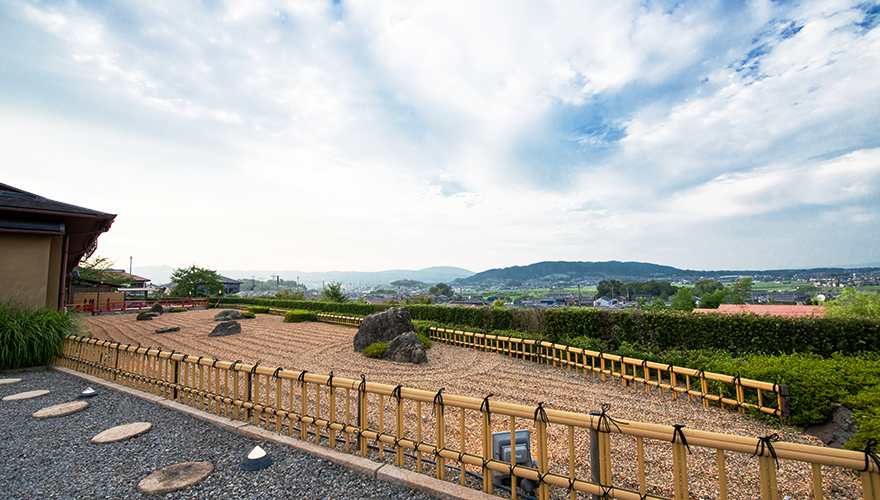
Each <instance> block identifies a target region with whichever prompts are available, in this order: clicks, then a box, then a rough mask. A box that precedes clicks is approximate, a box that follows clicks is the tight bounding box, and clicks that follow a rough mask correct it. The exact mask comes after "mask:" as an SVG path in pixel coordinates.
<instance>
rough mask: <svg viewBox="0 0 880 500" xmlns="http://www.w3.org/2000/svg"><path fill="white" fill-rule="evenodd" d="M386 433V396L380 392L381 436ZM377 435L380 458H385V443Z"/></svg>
mask: <svg viewBox="0 0 880 500" xmlns="http://www.w3.org/2000/svg"><path fill="white" fill-rule="evenodd" d="M384 433H385V396H384V395H382V394H379V436H381V435H382V434H384ZM379 436H376V444H378V445H379V460H382V459H383V458H385V445H383V444H382V440H381V439H380V438H379Z"/></svg>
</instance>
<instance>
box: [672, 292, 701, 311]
mask: <svg viewBox="0 0 880 500" xmlns="http://www.w3.org/2000/svg"><path fill="white" fill-rule="evenodd" d="M671 305H672V308H673V309H675V310H676V311H688V312H690V311H693V310H694V308H695V307H697V301H695V300H694V297H693V295H692V294H691V289H690V288H687V287H681V288H679V289H678V291H677V292H675V296H674V297H673V298H672V303H671Z"/></svg>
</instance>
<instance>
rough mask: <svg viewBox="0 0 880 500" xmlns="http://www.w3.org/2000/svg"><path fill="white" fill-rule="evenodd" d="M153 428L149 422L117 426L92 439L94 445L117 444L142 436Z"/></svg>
mask: <svg viewBox="0 0 880 500" xmlns="http://www.w3.org/2000/svg"><path fill="white" fill-rule="evenodd" d="M152 428H153V424H151V423H149V422H134V423H131V424H125V425H117V426H116V427H111V428H110V429H107V430H106V431H103V432H101V433H99V434H98V435H97V436H95V437H93V438H92V442H93V443H115V442H116V441H122V440H125V439H129V438H133V437H135V436H140V435H141V434H143V433H145V432H147V431H149V430H150V429H152Z"/></svg>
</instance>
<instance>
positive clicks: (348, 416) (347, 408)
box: [290, 380, 351, 453]
mask: <svg viewBox="0 0 880 500" xmlns="http://www.w3.org/2000/svg"><path fill="white" fill-rule="evenodd" d="M290 388H291V391H290V394H291V396H290V397H291V398H293V390H292V389H293V381H292V380H291V385H290ZM290 407H291V408H293V400H292V399H291V402H290ZM349 424H351V389H349V388H348V387H346V388H345V429H346V430H345V452H346V453H348V452H349V451H351V433H349V432H348V426H349ZM291 429H292V427H291Z"/></svg>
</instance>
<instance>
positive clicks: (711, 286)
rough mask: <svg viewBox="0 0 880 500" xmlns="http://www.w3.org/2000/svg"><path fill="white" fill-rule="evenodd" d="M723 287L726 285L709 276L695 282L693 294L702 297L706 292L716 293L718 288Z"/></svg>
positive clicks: (721, 288)
mask: <svg viewBox="0 0 880 500" xmlns="http://www.w3.org/2000/svg"><path fill="white" fill-rule="evenodd" d="M723 289H724V285H722V284H721V283H720V282H718V281H715V280H713V279H709V278H707V279H704V280H699V281H697V282H696V283H694V291H693V294H694V295H696V296H697V297H702V296H704V295H706V294H710V293H715V292H716V291H717V290H723Z"/></svg>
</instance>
